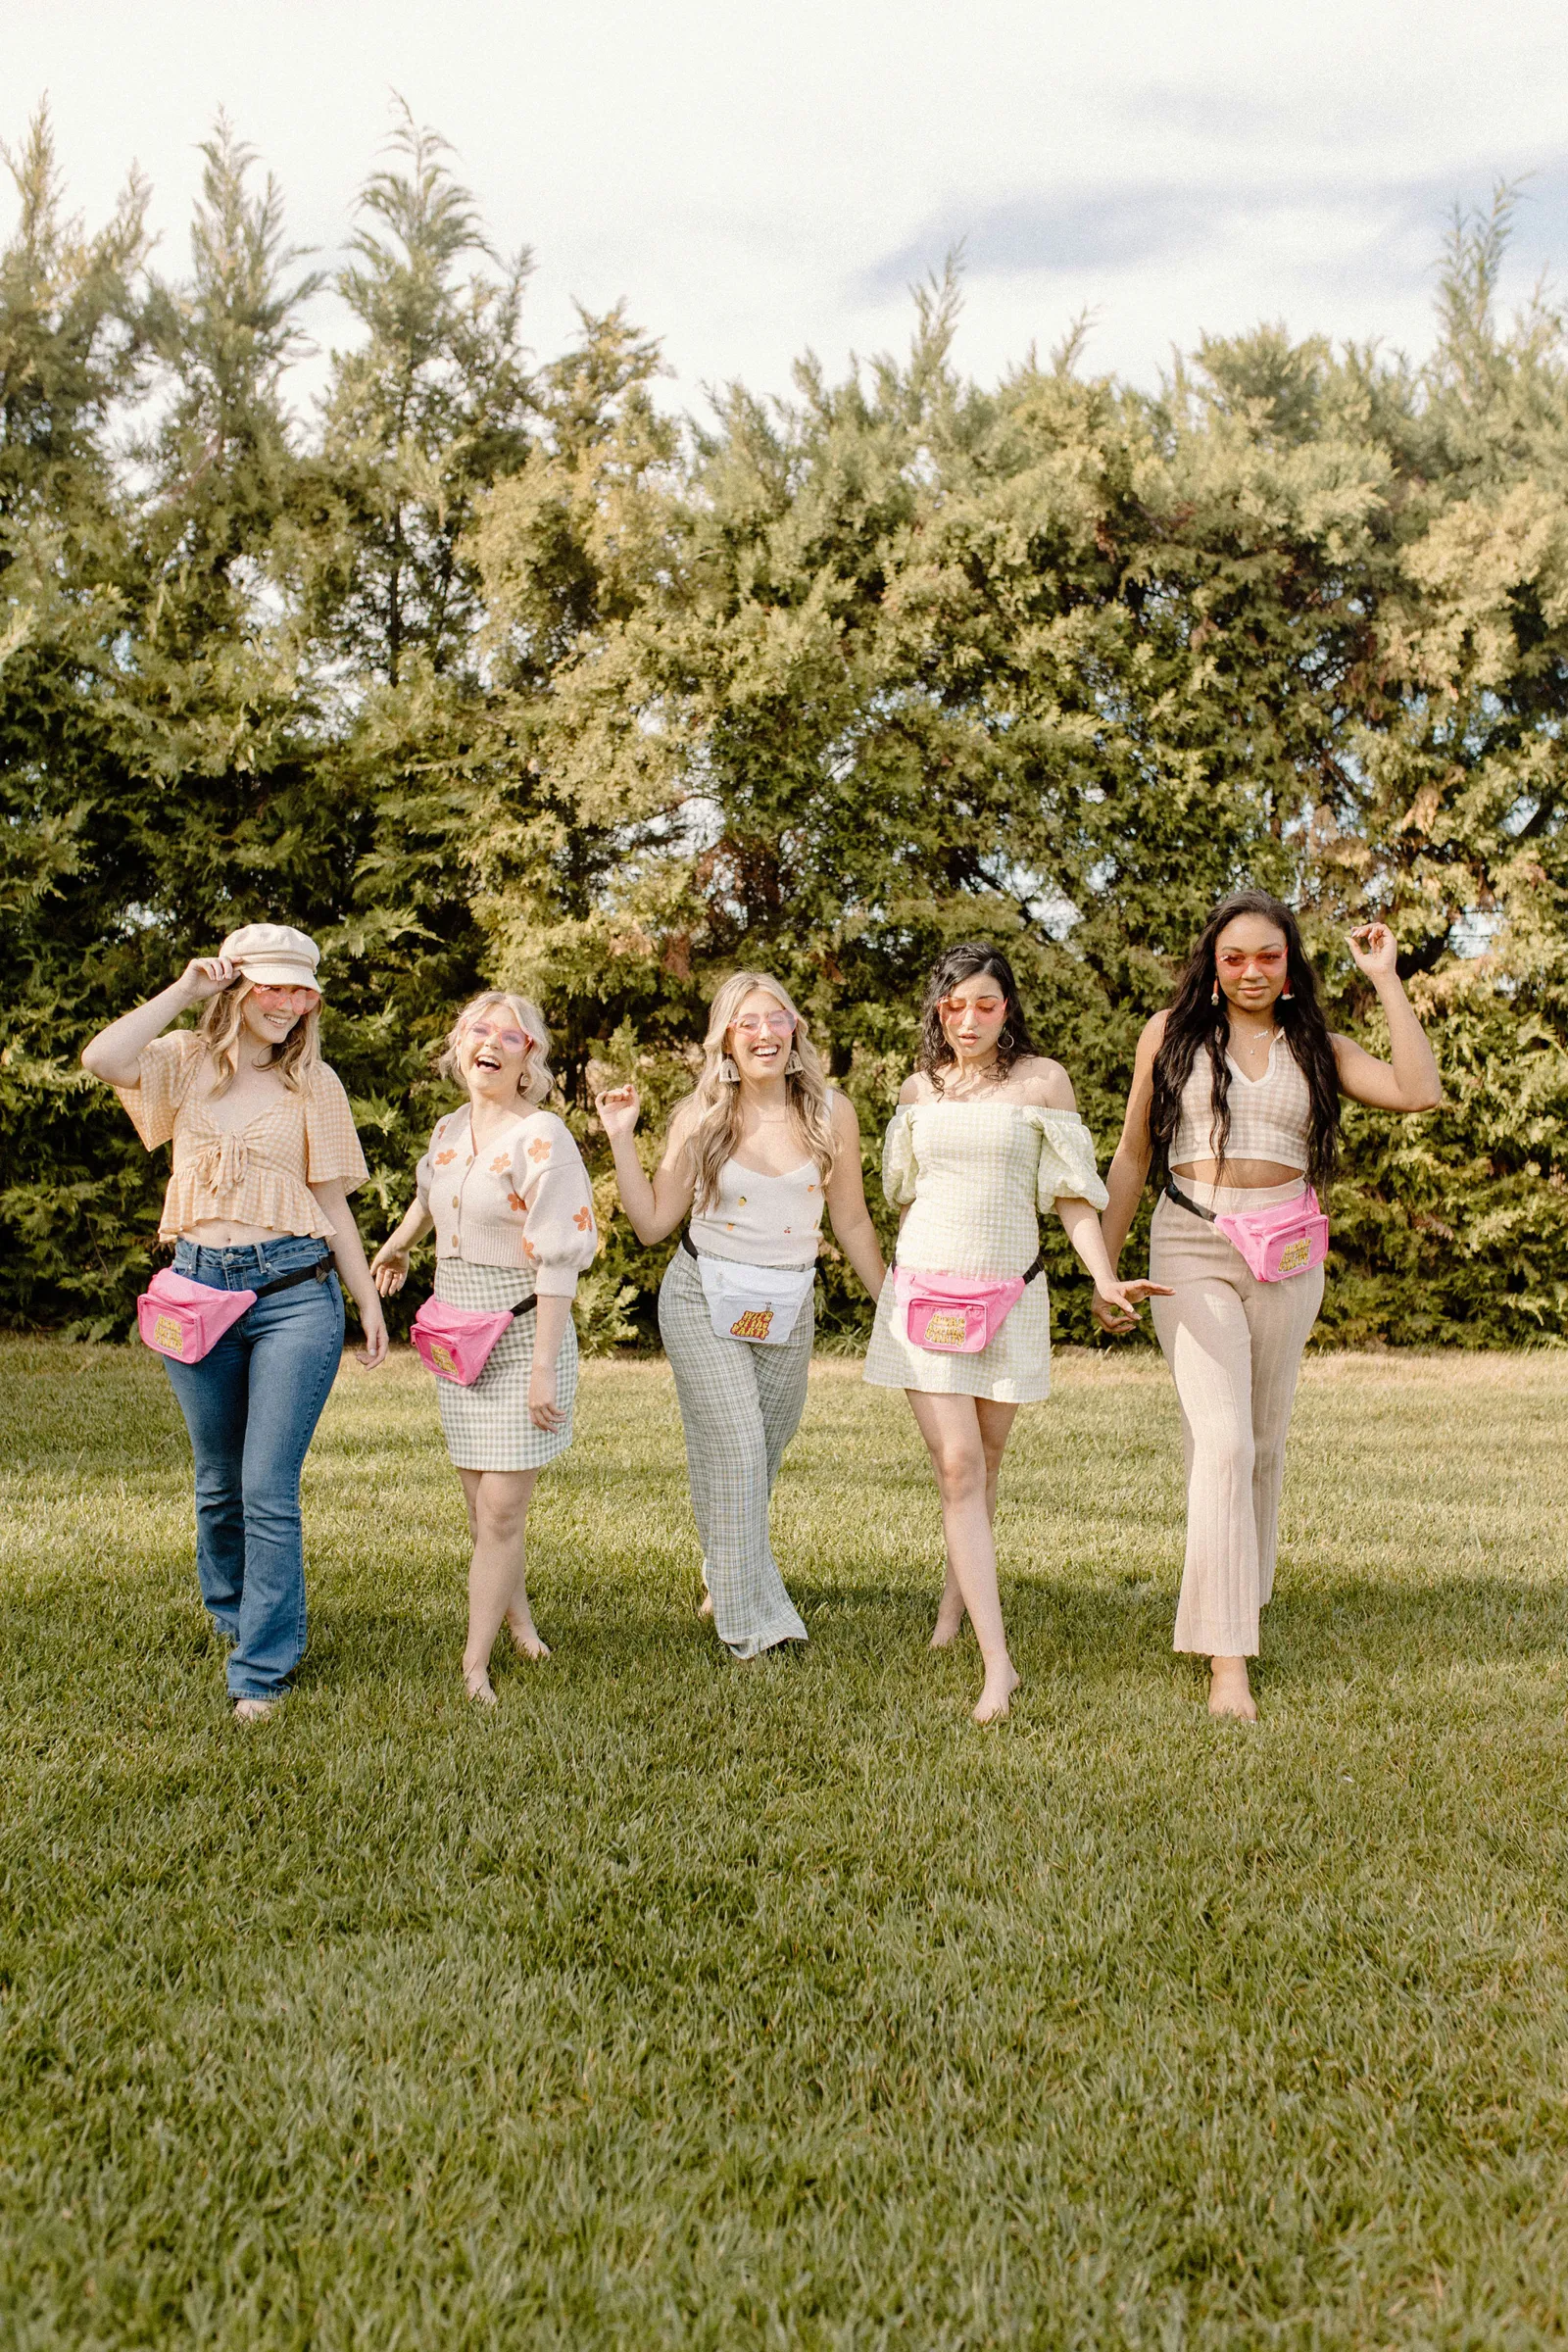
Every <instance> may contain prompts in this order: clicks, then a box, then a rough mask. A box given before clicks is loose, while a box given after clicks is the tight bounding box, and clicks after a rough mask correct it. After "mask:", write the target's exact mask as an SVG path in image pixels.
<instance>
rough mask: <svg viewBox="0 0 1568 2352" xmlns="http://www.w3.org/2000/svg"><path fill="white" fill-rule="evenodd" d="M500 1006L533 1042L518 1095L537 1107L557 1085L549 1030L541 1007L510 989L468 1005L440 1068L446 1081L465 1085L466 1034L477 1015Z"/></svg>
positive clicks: (488, 993) (449, 1036) (448, 1037)
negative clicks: (460, 1053)
mask: <svg viewBox="0 0 1568 2352" xmlns="http://www.w3.org/2000/svg"><path fill="white" fill-rule="evenodd" d="M499 1006H504V1007H505V1008H506V1010H507V1011H508V1012H510V1013H511V1015H512V1017H513V1019H514V1020H515V1022H516V1024H517V1026H518V1028H519V1029H520V1030H521V1031H522V1033H523V1035H524V1036H525V1037H527V1038H530V1039H531V1040H532V1043H531V1044H530V1046H529V1048H528V1051H527V1054H525V1055H524V1057H523V1064H522V1076H521V1077H520V1078H519V1079H518V1081H517V1094H518V1097H519V1099H520V1100H521V1101H522V1102H524V1103H530V1104H532V1105H533V1106H534V1107H537V1106H538V1104H539V1103H543V1102H544V1101H545V1100H546V1098H547V1097H548V1096H549V1094H550V1090H551V1088H552V1087H553V1086H554V1085H555V1083H556V1078H555V1072H554V1071H553V1070H552V1069H551V1067H550V1032H549V1030H548V1029H547V1028H546V1027H545V1016H544V1014H543V1013H542V1012H541V1011H540V1009H539V1007H538V1005H530V1004H529V1002H528V999H527V998H526V997H518V996H514V995H513V994H512V992H511V990H510V989H505V988H487V989H485V990H484V991H483V993H482V994H481V995H479V996H477V997H475V998H473V1000H472V1001H471V1003H469V1004H467V1005H465V1006H464V1007H463V1010H462V1011H461V1012H460V1013H459V1015H458V1017H457V1019H456V1020H455V1021H454V1022H453V1024H452V1026H451V1028H450V1029H449V1030H448V1032H447V1035H446V1042H445V1043H444V1044H443V1046H442V1048H441V1057H440V1059H439V1061H438V1062H437V1063H436V1068H437V1069H438V1070H439V1071H440V1073H441V1075H442V1077H443V1078H456V1079H457V1080H458V1081H459V1082H460V1084H461V1083H463V1071H462V1069H461V1067H460V1065H459V1062H458V1049H459V1047H460V1046H461V1045H462V1043H463V1033H464V1031H465V1029H466V1027H467V1026H468V1023H469V1022H470V1021H471V1020H472V1019H473V1018H474V1017H475V1015H476V1014H478V1013H481V1012H489V1011H491V1010H492V1009H494V1008H496V1007H499Z"/></svg>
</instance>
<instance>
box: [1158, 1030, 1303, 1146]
mask: <svg viewBox="0 0 1568 2352" xmlns="http://www.w3.org/2000/svg"><path fill="white" fill-rule="evenodd" d="M1226 1059H1227V1060H1228V1061H1229V1062H1230V1065H1231V1131H1230V1135H1229V1137H1228V1138H1227V1141H1226V1145H1225V1157H1226V1159H1227V1160H1236V1159H1272V1160H1276V1161H1278V1163H1279V1165H1280V1166H1281V1167H1282V1168H1299V1169H1301V1171H1302V1172H1303V1174H1304V1173H1305V1169H1306V1142H1307V1136H1308V1134H1309V1132H1310V1123H1311V1116H1312V1098H1311V1096H1310V1095H1309V1094H1308V1093H1307V1089H1306V1077H1305V1074H1304V1072H1303V1071H1302V1069H1301V1065H1300V1063H1299V1061H1298V1060H1297V1058H1296V1055H1295V1054H1293V1053H1292V1052H1291V1049H1290V1047H1289V1046H1288V1045H1287V1044H1286V1042H1285V1039H1284V1036H1283V1035H1281V1034H1276V1036H1275V1039H1274V1043H1273V1044H1272V1045H1271V1046H1270V1048H1269V1050H1268V1067H1267V1068H1266V1069H1265V1070H1264V1072H1263V1075H1262V1077H1261V1078H1249V1077H1248V1075H1247V1072H1246V1071H1245V1070H1244V1069H1242V1068H1241V1067H1240V1065H1239V1064H1238V1062H1237V1061H1236V1058H1235V1056H1234V1054H1227V1055H1226ZM1213 1088H1214V1068H1213V1064H1212V1062H1211V1061H1210V1060H1209V1058H1208V1052H1207V1049H1206V1048H1200V1050H1199V1054H1198V1057H1197V1059H1196V1060H1195V1062H1194V1063H1193V1072H1192V1076H1191V1077H1190V1078H1189V1079H1188V1081H1187V1084H1186V1085H1185V1086H1184V1087H1183V1089H1182V1110H1181V1117H1180V1118H1179V1119H1178V1120H1177V1122H1176V1133H1175V1135H1174V1136H1173V1137H1172V1139H1171V1147H1170V1164H1171V1166H1172V1167H1173V1168H1190V1167H1192V1166H1193V1165H1194V1164H1195V1163H1196V1162H1197V1161H1200V1160H1204V1159H1217V1158H1218V1157H1219V1153H1218V1152H1217V1151H1216V1149H1215V1146H1214V1140H1213V1120H1214V1105H1213Z"/></svg>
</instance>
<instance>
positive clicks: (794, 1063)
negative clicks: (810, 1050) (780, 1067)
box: [784, 1046, 806, 1078]
mask: <svg viewBox="0 0 1568 2352" xmlns="http://www.w3.org/2000/svg"><path fill="white" fill-rule="evenodd" d="M805 1067H806V1064H805V1062H804V1061H803V1060H802V1059H801V1056H800V1052H799V1049H798V1048H797V1047H795V1046H791V1048H790V1057H789V1059H788V1061H787V1062H786V1063H785V1064H784V1075H785V1077H786V1078H793V1077H794V1075H795V1073H796V1071H797V1070H804V1069H805Z"/></svg>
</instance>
